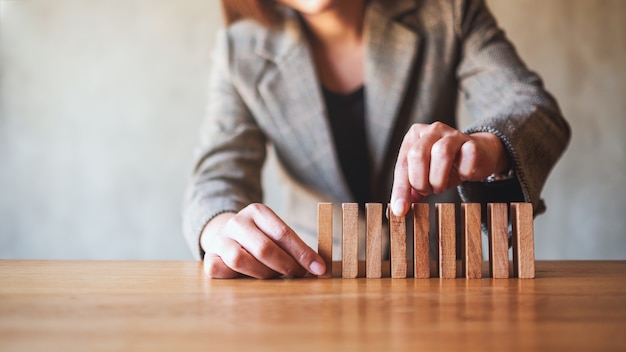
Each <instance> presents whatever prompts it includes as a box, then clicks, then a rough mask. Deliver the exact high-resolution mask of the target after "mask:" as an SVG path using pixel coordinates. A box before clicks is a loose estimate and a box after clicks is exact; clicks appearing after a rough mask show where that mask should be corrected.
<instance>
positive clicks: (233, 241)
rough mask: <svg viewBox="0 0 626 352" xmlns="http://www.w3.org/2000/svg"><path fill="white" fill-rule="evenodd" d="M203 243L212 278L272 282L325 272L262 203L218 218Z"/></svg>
mask: <svg viewBox="0 0 626 352" xmlns="http://www.w3.org/2000/svg"><path fill="white" fill-rule="evenodd" d="M200 244H201V246H202V248H203V249H204V251H205V255H204V271H205V273H206V274H207V276H209V277H211V278H216V279H230V278H236V277H239V276H241V275H245V276H250V277H254V278H258V279H269V278H274V277H279V276H286V277H301V276H304V275H305V274H306V272H307V271H308V272H310V273H312V274H314V275H321V274H323V273H324V272H325V271H326V266H325V265H324V261H323V260H322V258H321V257H320V256H319V255H318V254H317V253H316V252H315V251H314V250H313V249H312V248H311V247H309V246H307V245H306V243H304V241H302V239H301V238H300V237H298V235H297V234H296V233H295V232H294V231H293V230H292V229H291V228H290V227H289V226H287V224H285V222H284V221H283V220H282V219H280V218H279V217H278V215H276V214H275V213H274V212H273V211H272V210H271V209H270V208H269V207H267V206H265V205H263V204H250V205H249V206H247V207H246V208H244V209H242V210H241V211H240V212H239V213H236V214H235V213H223V214H220V215H218V216H216V217H215V218H213V219H212V220H211V221H210V222H209V223H208V224H207V225H206V226H205V228H204V230H203V231H202V234H201V237H200Z"/></svg>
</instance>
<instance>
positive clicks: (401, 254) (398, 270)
mask: <svg viewBox="0 0 626 352" xmlns="http://www.w3.org/2000/svg"><path fill="white" fill-rule="evenodd" d="M389 209H391V206H389ZM389 236H390V238H389V240H390V248H391V277H392V278H394V279H401V278H406V272H407V260H406V218H405V217H403V216H395V215H394V214H393V212H392V211H391V210H390V211H389Z"/></svg>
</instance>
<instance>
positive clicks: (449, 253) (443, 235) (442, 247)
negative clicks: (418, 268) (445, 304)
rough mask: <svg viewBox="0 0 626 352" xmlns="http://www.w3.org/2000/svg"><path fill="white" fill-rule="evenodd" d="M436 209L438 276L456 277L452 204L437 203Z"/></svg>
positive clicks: (454, 226) (454, 229)
mask: <svg viewBox="0 0 626 352" xmlns="http://www.w3.org/2000/svg"><path fill="white" fill-rule="evenodd" d="M435 207H436V210H437V228H438V230H439V277H440V278H442V279H454V278H455V277H456V223H455V218H454V204H452V203H439V204H436V205H435Z"/></svg>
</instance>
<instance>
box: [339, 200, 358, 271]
mask: <svg viewBox="0 0 626 352" xmlns="http://www.w3.org/2000/svg"><path fill="white" fill-rule="evenodd" d="M342 210H343V225H342V226H343V234H342V235H343V240H342V249H341V252H342V264H341V277H343V278H349V279H353V278H356V277H357V275H358V273H359V205H358V204H357V203H344V204H342Z"/></svg>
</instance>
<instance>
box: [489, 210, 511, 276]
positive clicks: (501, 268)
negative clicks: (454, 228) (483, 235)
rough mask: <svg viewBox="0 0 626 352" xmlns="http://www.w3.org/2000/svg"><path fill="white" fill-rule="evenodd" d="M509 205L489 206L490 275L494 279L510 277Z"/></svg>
mask: <svg viewBox="0 0 626 352" xmlns="http://www.w3.org/2000/svg"><path fill="white" fill-rule="evenodd" d="M507 211H508V209H507V204H505V203H489V204H487V227H488V231H489V262H490V263H491V266H490V268H491V271H490V275H491V277H492V278H494V279H507V278H508V277H509V237H508V233H509V229H508V228H509V219H508V214H507Z"/></svg>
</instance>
